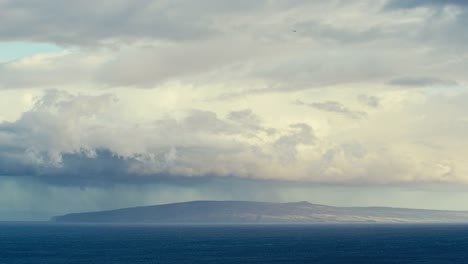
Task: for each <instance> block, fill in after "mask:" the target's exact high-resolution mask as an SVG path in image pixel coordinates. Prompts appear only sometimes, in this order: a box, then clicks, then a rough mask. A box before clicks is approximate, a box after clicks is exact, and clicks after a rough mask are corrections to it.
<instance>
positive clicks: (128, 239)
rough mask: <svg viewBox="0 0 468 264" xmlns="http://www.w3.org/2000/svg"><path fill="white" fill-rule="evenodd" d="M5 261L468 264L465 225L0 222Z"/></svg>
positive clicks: (0, 260)
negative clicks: (110, 224)
mask: <svg viewBox="0 0 468 264" xmlns="http://www.w3.org/2000/svg"><path fill="white" fill-rule="evenodd" d="M0 263H1V264H7V263H8V264H9V263H12V264H13V263H14V264H25V263H28V264H41V263H44V264H46V263H47V264H54V263H87V264H90V263H96V264H104V263H125V264H127V263H128V264H136V263H174V264H176V263H177V264H178V263H222V264H226V263H359V264H362V263H373V264H374V263H468V225H407V224H401V225H381V224H356V225H237V226H230V225H213V226H209V225H192V226H190V225H182V226H174V225H173V226H170V225H166V226H165V225H146V226H145V225H143V226H136V225H135V226H130V225H129V226H122V225H120V226H119V225H114V226H104V225H64V224H39V223H0Z"/></svg>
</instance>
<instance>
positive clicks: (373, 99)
mask: <svg viewBox="0 0 468 264" xmlns="http://www.w3.org/2000/svg"><path fill="white" fill-rule="evenodd" d="M357 100H358V101H359V102H360V103H362V104H364V105H366V106H369V107H378V106H379V104H380V99H379V98H378V97H377V96H373V95H366V94H359V95H358V96H357Z"/></svg>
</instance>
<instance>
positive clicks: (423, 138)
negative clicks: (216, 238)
mask: <svg viewBox="0 0 468 264" xmlns="http://www.w3.org/2000/svg"><path fill="white" fill-rule="evenodd" d="M0 17H1V20H2V21H1V23H0V208H1V209H0V220H30V219H33V220H34V219H47V218H48V217H49V216H51V215H54V214H61V213H67V212H75V211H86V210H102V209H110V208H118V207H124V206H135V205H144V204H159V203H166V202H175V201H185V200H197V199H205V200H206V199H217V200H225V199H235V200H267V201H297V200H308V201H310V202H315V203H324V204H330V205H345V206H349V205H362V206H367V205H384V206H399V207H420V208H437V209H458V210H460V209H464V210H468V205H466V203H464V202H462V201H466V200H467V199H468V192H467V191H468V162H467V157H468V88H467V85H468V75H467V74H466V73H467V71H466V69H468V45H467V44H468V31H467V30H466V28H467V26H468V1H464V0H458V1H456V0H429V1H426V0H387V1H385V0H362V1H361V0H353V1H342V0H335V1H309V0H303V1H302V0H290V1H281V0H258V1H250V0H238V1H231V0H200V1H189V0H141V1H134V0H117V1H100V0H98V1H96V0H94V1H87V0H86V1H81V0H80V1H78V0H77V1H60V0H43V1H31V0H29V1H28V0H0Z"/></svg>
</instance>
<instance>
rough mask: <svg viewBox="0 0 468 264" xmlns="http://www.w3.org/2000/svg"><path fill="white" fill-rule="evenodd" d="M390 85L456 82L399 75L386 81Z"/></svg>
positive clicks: (420, 85) (431, 84)
mask: <svg viewBox="0 0 468 264" xmlns="http://www.w3.org/2000/svg"><path fill="white" fill-rule="evenodd" d="M388 83H389V84H390V85H396V86H410V87H424V86H444V87H453V86H457V85H458V84H457V82H455V81H452V80H444V79H438V78H432V77H400V78H395V79H392V80H390V81H389V82H388Z"/></svg>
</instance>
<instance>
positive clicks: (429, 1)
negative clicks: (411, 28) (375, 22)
mask: <svg viewBox="0 0 468 264" xmlns="http://www.w3.org/2000/svg"><path fill="white" fill-rule="evenodd" d="M446 5H456V6H465V5H468V1H465V0H443V1H440V0H389V1H388V2H387V3H386V5H385V8H388V9H396V8H415V7H421V6H446Z"/></svg>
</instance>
